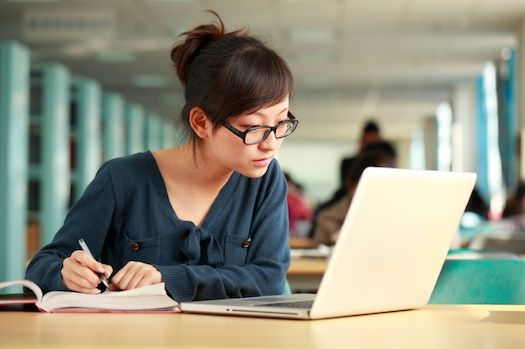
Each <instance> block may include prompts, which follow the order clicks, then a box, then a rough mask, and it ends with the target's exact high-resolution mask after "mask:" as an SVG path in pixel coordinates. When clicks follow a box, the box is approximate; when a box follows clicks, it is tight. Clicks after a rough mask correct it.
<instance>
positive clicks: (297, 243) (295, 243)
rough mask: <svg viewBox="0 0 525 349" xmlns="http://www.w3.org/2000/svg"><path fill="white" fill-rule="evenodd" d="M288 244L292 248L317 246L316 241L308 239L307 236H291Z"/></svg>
mask: <svg viewBox="0 0 525 349" xmlns="http://www.w3.org/2000/svg"><path fill="white" fill-rule="evenodd" d="M288 245H289V246H290V248H292V249H294V248H315V247H317V246H316V245H315V243H314V240H312V239H307V238H297V237H289V238H288Z"/></svg>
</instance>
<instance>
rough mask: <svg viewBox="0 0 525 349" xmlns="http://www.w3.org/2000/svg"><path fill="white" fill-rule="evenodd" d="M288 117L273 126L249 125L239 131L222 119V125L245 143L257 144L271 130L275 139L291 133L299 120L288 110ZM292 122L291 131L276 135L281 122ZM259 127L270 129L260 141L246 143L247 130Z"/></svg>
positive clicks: (262, 140)
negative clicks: (280, 135) (279, 135)
mask: <svg viewBox="0 0 525 349" xmlns="http://www.w3.org/2000/svg"><path fill="white" fill-rule="evenodd" d="M287 116H288V119H286V120H283V121H281V122H279V123H278V124H277V125H275V126H252V127H249V128H247V129H246V130H245V131H241V130H239V129H237V128H236V127H235V126H233V125H232V124H230V123H228V122H226V121H223V122H222V126H224V127H226V129H227V130H229V131H230V132H232V133H233V134H234V135H236V136H237V137H239V138H240V139H242V142H243V143H244V144H246V145H253V144H259V143H262V142H264V141H265V140H266V138H268V136H269V135H270V134H271V133H272V132H273V134H274V135H275V138H277V139H281V138H285V137H288V136H289V135H291V134H292V133H293V132H294V131H295V129H296V128H297V125H298V124H299V120H298V119H297V118H296V117H295V116H294V115H293V114H292V113H291V112H290V111H288V114H287ZM290 121H291V122H292V127H293V128H292V132H290V133H289V134H287V135H286V136H282V137H277V133H276V132H277V128H278V127H279V126H281V125H282V124H283V123H288V122H290ZM261 128H265V129H268V130H270V131H269V132H268V133H267V134H266V136H264V138H263V139H261V140H260V141H258V142H256V143H246V135H247V134H248V132H250V131H253V130H258V129H261Z"/></svg>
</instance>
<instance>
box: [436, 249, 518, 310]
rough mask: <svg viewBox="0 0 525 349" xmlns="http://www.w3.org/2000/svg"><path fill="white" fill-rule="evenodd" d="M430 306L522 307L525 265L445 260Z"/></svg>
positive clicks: (483, 260) (500, 260) (477, 260)
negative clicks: (499, 305)
mask: <svg viewBox="0 0 525 349" xmlns="http://www.w3.org/2000/svg"><path fill="white" fill-rule="evenodd" d="M429 303H431V304H525V261H523V260H516V259H473V260H447V261H445V264H444V265H443V269H442V270H441V273H440V275H439V278H438V281H437V283H436V286H435V288H434V291H433V293H432V296H431V297H430V301H429Z"/></svg>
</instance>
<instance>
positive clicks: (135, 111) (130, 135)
mask: <svg viewBox="0 0 525 349" xmlns="http://www.w3.org/2000/svg"><path fill="white" fill-rule="evenodd" d="M125 122H126V154H127V155H131V154H135V153H139V152H142V151H144V150H145V149H146V147H145V145H144V109H143V108H142V107H141V106H139V105H138V104H127V105H126V108H125Z"/></svg>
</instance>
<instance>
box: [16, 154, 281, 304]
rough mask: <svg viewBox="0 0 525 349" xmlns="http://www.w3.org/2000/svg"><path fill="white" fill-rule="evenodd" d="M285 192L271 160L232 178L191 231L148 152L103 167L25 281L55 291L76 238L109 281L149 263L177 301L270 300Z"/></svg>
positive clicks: (275, 290) (277, 273) (276, 279)
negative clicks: (104, 267)
mask: <svg viewBox="0 0 525 349" xmlns="http://www.w3.org/2000/svg"><path fill="white" fill-rule="evenodd" d="M286 191H287V186H286V181H285V180H284V176H283V174H282V171H281V169H280V167H279V165H278V163H277V161H275V160H274V161H272V163H271V164H270V166H269V168H268V171H267V172H266V174H265V175H264V176H262V177H261V178H257V179H250V178H247V177H245V176H242V175H240V174H239V173H236V172H234V173H233V174H232V175H231V177H230V179H229V180H228V182H227V183H226V184H225V186H224V187H223V188H222V189H221V191H220V193H219V195H218V197H217V198H216V199H215V201H214V202H213V204H212V206H211V208H210V210H209V212H208V214H207V216H206V218H205V220H204V223H203V224H202V226H201V227H198V226H195V225H194V224H193V223H192V222H189V221H183V220H180V219H179V218H178V217H177V215H176V213H175V212H174V210H173V208H172V206H171V204H170V202H169V199H168V194H167V192H166V187H165V185H164V181H163V179H162V176H161V173H160V171H159V169H158V167H157V164H156V162H155V159H154V158H153V155H152V154H151V153H150V152H145V153H140V154H135V155H132V156H128V157H124V158H119V159H114V160H110V161H108V162H107V163H105V164H104V165H103V166H102V167H101V168H100V170H99V172H98V173H97V175H96V177H95V179H94V180H93V181H92V182H91V184H90V185H89V186H88V187H87V188H86V190H85V192H84V194H83V195H82V197H81V198H80V199H79V200H78V201H77V202H76V203H75V205H74V206H73V207H72V208H71V210H70V211H69V213H68V215H67V217H66V220H65V222H64V225H63V226H62V228H61V229H60V230H59V231H58V233H57V234H56V236H55V238H54V239H53V241H52V242H51V243H50V244H48V245H47V246H45V247H43V248H42V249H41V250H40V251H39V252H38V253H37V254H36V255H35V256H34V257H33V259H32V261H31V263H30V264H29V266H28V268H27V272H26V278H27V279H30V280H33V281H34V282H35V283H37V284H38V285H39V286H40V287H41V288H42V289H43V291H44V292H48V291H51V290H65V289H66V287H65V285H64V283H63V282H62V277H61V274H60V270H61V268H62V263H63V260H64V259H65V258H66V257H68V256H70V255H71V253H72V252H73V251H74V250H78V249H79V245H78V239H79V238H83V239H84V240H85V241H86V243H87V244H88V246H89V247H90V249H91V252H92V253H93V256H94V257H95V259H97V260H100V261H101V262H102V263H105V264H110V265H111V266H112V267H113V269H114V273H116V272H117V271H118V270H120V269H121V268H122V267H124V266H125V265H126V263H127V262H129V261H141V262H144V263H148V264H152V265H154V266H155V267H156V268H157V269H158V270H159V271H160V272H161V273H162V280H163V281H164V282H165V283H166V290H167V291H168V292H169V293H170V295H171V296H172V297H173V298H174V299H175V300H177V301H188V300H197V299H215V298H228V297H247V296H257V295H270V294H279V293H281V292H282V290H283V285H284V279H285V275H286V271H287V270H288V266H289V263H290V253H289V249H288V242H287V238H288V214H287V207H286ZM249 239H251V241H250V242H248V241H247V240H249ZM248 245H249V246H248Z"/></svg>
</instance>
